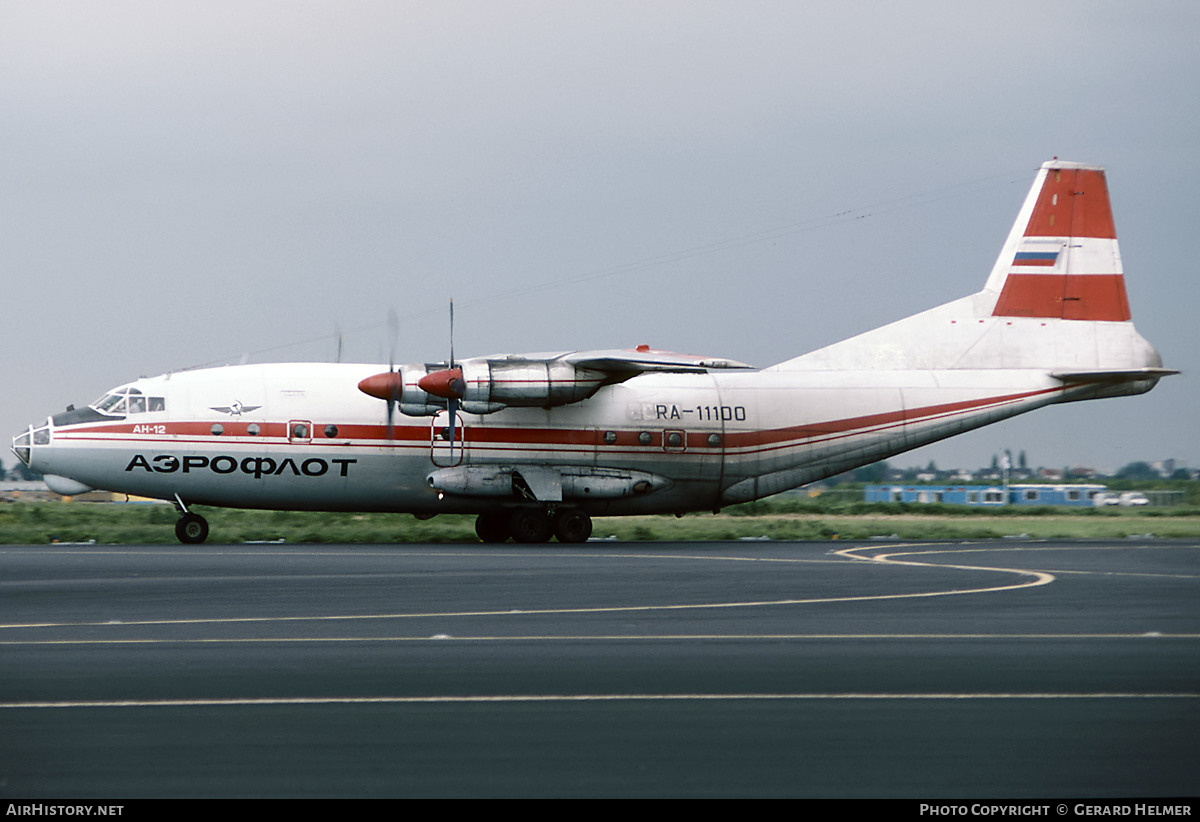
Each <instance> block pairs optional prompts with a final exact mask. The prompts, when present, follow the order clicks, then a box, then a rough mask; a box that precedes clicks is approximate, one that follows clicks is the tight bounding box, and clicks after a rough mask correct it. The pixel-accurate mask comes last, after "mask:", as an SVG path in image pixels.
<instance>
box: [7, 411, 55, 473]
mask: <svg viewBox="0 0 1200 822" xmlns="http://www.w3.org/2000/svg"><path fill="white" fill-rule="evenodd" d="M50 425H51V424H50V421H49V420H46V423H45V425H42V426H41V427H40V428H34V427H33V426H32V425H31V426H29V427H28V428H26V429H25V430H24V431H23V432H22V433H20V434H17V435H16V436H15V437H13V444H12V451H13V453H14V454H16V455H17V459H19V460H20V461H21V462H23V463H25V465H26V466H29V463H30V460H31V459H32V457H33V446H35V445H49V444H50Z"/></svg>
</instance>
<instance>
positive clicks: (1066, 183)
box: [1025, 168, 1117, 240]
mask: <svg viewBox="0 0 1200 822" xmlns="http://www.w3.org/2000/svg"><path fill="white" fill-rule="evenodd" d="M1025 236H1026V237H1099V238H1102V239H1108V240H1115V239H1116V237H1117V232H1116V229H1115V228H1114V227H1113V217H1112V207H1111V206H1110V205H1109V202H1108V184H1107V183H1106V182H1105V179H1104V172H1103V171H1099V170H1095V169H1082V168H1078V169H1077V168H1052V169H1050V170H1049V171H1047V172H1046V181H1045V182H1044V183H1043V184H1042V191H1041V193H1040V194H1039V195H1038V199H1037V203H1036V204H1035V205H1034V207H1033V214H1032V215H1030V217H1029V225H1028V226H1026V228H1025Z"/></svg>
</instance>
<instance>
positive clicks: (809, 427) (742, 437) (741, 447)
mask: <svg viewBox="0 0 1200 822" xmlns="http://www.w3.org/2000/svg"><path fill="white" fill-rule="evenodd" d="M1064 390H1065V386H1056V387H1053V388H1043V389H1038V390H1035V391H1025V392H1020V393H1015V394H1004V395H1001V396H997V397H986V398H983V399H977V400H962V401H959V402H952V403H942V404H938V405H930V406H925V407H923V408H914V409H907V410H906V409H901V410H896V411H887V412H883V413H879V414H867V415H863V416H859V417H848V418H846V419H841V420H829V421H825V422H817V423H807V424H804V425H796V426H788V427H785V428H775V429H764V430H758V431H744V432H736V431H734V432H726V434H725V438H724V443H723V446H724V450H725V451H727V452H736V454H734V453H730V456H745V455H749V454H754V453H763V452H768V451H776V450H780V449H784V448H790V447H795V446H797V445H801V444H814V443H818V442H829V441H832V440H837V439H844V438H846V437H851V436H856V435H860V434H863V433H867V432H870V431H882V430H887V429H889V428H896V427H901V426H903V425H906V424H912V423H919V422H929V421H932V420H934V419H937V418H938V417H946V416H954V415H957V414H962V413H966V412H970V411H976V410H980V409H983V408H986V407H988V406H1000V405H1007V404H1011V403H1014V402H1019V401H1021V400H1025V399H1029V398H1032V397H1036V396H1040V395H1045V394H1050V393H1055V392H1060V391H1064ZM161 425H164V427H165V429H166V431H165V433H163V434H155V435H152V436H136V435H135V436H130V435H133V434H134V429H135V428H144V427H146V426H145V425H132V424H115V425H107V426H95V425H90V426H88V427H86V428H77V429H70V430H63V431H61V432H56V433H55V437H56V439H62V440H88V441H106V442H126V443H139V444H143V445H152V444H153V445H164V444H170V443H180V444H182V443H184V442H186V443H188V444H199V445H216V444H219V443H221V442H222V441H230V436H231V434H230V433H227V434H225V435H222V436H219V437H218V436H212V435H211V433H210V431H211V427H212V423H202V422H187V423H164V424H161ZM223 425H226V426H228V424H227V423H223ZM242 425H243V427H244V425H245V424H242ZM259 426H260V428H261V429H262V430H263V431H266V430H268V429H269V430H272V431H277V432H278V433H277V434H276V435H275V436H273V437H270V438H268V437H265V436H258V437H249V436H245V437H244V438H242V435H236V436H238V439H237V440H236V441H237V442H238V444H240V445H246V444H250V443H254V442H259V443H261V444H262V445H263V446H265V447H276V446H284V445H295V444H294V443H289V442H288V441H287V439H286V438H285V437H286V433H287V426H286V425H285V424H284V423H259ZM318 430H320V429H319V428H318ZM672 430H679V429H672ZM462 431H463V433H464V434H465V435H466V439H465V444H466V445H467V446H469V447H472V448H478V449H481V450H493V451H504V450H516V451H525V450H529V449H530V448H535V447H539V446H540V447H544V448H548V447H555V448H561V449H564V451H563V453H571V450H582V449H586V450H589V451H590V450H591V449H593V448H595V449H598V450H600V451H601V452H602V453H604V454H616V453H628V454H631V455H636V454H646V453H648V452H649V451H650V450H651V449H655V453H692V454H695V453H704V452H709V453H711V452H712V451H713V450H716V449H714V447H713V446H711V445H708V442H707V438H708V436H709V434H711V433H714V432H712V431H691V432H684V431H682V430H681V431H680V432H681V433H684V434H685V436H686V440H685V443H686V445H685V449H686V450H684V451H676V450H674V449H671V450H669V451H663V450H662V445H663V441H662V431H661V430H658V429H653V430H651V431H650V433H651V435H652V440H651V442H650V443H649V444H648V445H642V444H641V443H639V442H638V440H637V437H638V434H639V433H641V432H639V431H628V430H622V431H617V432H615V433H616V434H617V440H616V441H615V442H613V443H611V444H607V443H603V440H602V439H601V437H602V434H603V431H602V430H601V429H595V428H583V429H569V428H562V429H558V428H498V427H488V426H485V425H481V424H472V425H467V426H464V427H463V429H462ZM139 433H141V432H139ZM198 434H208V435H209V436H207V437H204V438H202V439H186V440H182V439H179V438H178V437H179V436H180V435H191V436H193V437H194V436H196V435H198ZM104 435H107V436H104ZM113 435H116V436H113ZM806 441H807V442H806ZM322 444H327V445H330V446H339V447H342V446H346V445H362V446H366V447H372V446H376V447H379V446H390V447H395V448H412V447H414V446H416V447H419V448H423V449H426V448H428V447H429V444H430V429H429V427H428V426H403V427H402V426H393V428H392V432H391V436H390V437H389V435H388V431H387V428H386V427H385V426H381V425H338V436H337V437H336V438H334V439H332V440H328V441H323V440H321V439H319V438H317V439H313V440H312V441H311V442H306V443H303V447H312V448H319V447H320V446H321V445H322Z"/></svg>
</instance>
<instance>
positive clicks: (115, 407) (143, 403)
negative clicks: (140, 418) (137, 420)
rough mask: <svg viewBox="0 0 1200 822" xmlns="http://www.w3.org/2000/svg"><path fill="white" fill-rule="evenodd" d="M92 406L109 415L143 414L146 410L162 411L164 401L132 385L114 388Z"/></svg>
mask: <svg viewBox="0 0 1200 822" xmlns="http://www.w3.org/2000/svg"><path fill="white" fill-rule="evenodd" d="M92 408H94V409H96V410H97V411H99V412H100V413H101V414H107V415H108V416H111V417H124V416H126V415H128V414H144V413H146V412H147V411H164V410H166V402H165V401H164V400H163V398H162V397H147V396H146V395H145V394H143V393H142V391H141V390H140V389H137V388H134V387H133V386H125V387H123V388H115V389H113V390H112V391H109V392H108V393H107V394H105V395H104V396H103V397H101V398H100V399H98V400H96V401H95V402H94V403H92Z"/></svg>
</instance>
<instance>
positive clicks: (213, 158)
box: [0, 0, 1200, 468]
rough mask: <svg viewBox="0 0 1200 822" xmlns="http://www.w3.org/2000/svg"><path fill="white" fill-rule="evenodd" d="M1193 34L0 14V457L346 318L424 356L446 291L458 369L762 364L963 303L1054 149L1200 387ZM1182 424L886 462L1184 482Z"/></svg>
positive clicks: (780, 17) (46, 9) (217, 8)
mask: <svg viewBox="0 0 1200 822" xmlns="http://www.w3.org/2000/svg"><path fill="white" fill-rule="evenodd" d="M1198 31H1200V5H1197V4H1195V3H1190V2H1178V3H1155V2H1148V3H1138V4H1132V3H1124V2H1074V3H1072V2H1066V3H1057V4H1051V5H1047V4H1044V3H1032V2H1031V3H1021V2H1017V3H1011V2H1010V3H1003V4H988V6H987V7H986V8H985V7H984V6H983V4H974V3H951V2H947V3H930V2H909V3H884V2H879V3H866V2H864V3H855V2H849V3H821V4H817V3H799V2H774V3H773V2H749V3H747V2H724V3H717V2H708V3H706V2H690V3H683V2H678V3H676V2H655V3H644V2H613V1H611V0H608V1H606V2H476V3H464V2H437V3H431V2H415V3H404V2H375V3H372V2H353V1H351V2H344V1H343V2H328V3H304V2H287V3H284V2H206V3H195V4H184V3H164V2H105V3H94V2H77V3H61V2H11V0H0V112H3V116H2V117H0V180H3V189H2V191H3V195H2V197H0V209H2V213H0V238H2V244H0V247H2V248H3V267H4V272H5V273H4V280H3V282H4V294H5V300H4V305H5V309H6V310H5V319H6V332H7V334H6V337H7V339H8V340H9V343H8V346H7V356H6V357H5V359H4V364H3V366H2V368H3V376H4V380H3V385H4V386H5V396H4V399H3V401H2V402H0V433H3V434H4V435H5V436H11V435H12V434H14V433H16V432H17V431H18V430H19V429H21V428H23V427H24V426H25V425H26V424H27V423H29V422H32V421H34V420H37V419H40V418H43V417H44V416H45V415H46V414H48V413H52V412H55V411H58V410H61V409H62V408H63V407H65V405H66V404H67V403H68V402H73V403H76V404H82V403H86V402H88V401H91V400H92V399H94V398H95V397H96V396H98V395H99V394H101V393H102V392H103V391H104V390H105V389H107V388H110V387H112V386H114V385H117V384H120V383H122V382H125V381H127V380H129V379H132V378H134V377H136V376H139V375H146V374H156V373H161V372H164V371H168V370H174V369H179V368H185V367H188V366H193V365H196V364H200V363H210V362H224V361H237V360H239V359H240V358H241V357H242V356H243V354H245V353H247V352H249V354H250V358H251V359H252V360H254V361H267V360H304V359H323V360H328V359H332V358H333V356H334V352H335V331H336V330H337V329H339V328H340V329H341V330H342V331H343V332H344V338H345V339H344V345H345V353H344V359H347V360H359V361H362V360H365V361H378V360H381V359H382V360H386V358H387V353H386V352H387V347H388V341H387V326H386V316H387V310H388V308H389V307H394V308H395V309H396V311H397V313H398V314H399V315H400V317H401V333H400V341H399V344H400V351H399V354H398V357H399V359H400V360H401V361H417V360H425V359H438V358H442V357H444V356H445V352H446V350H447V345H448V343H447V329H446V311H445V308H446V303H447V300H448V299H449V298H450V297H454V298H455V306H456V340H455V348H456V352H457V353H458V354H459V355H460V356H466V355H472V354H487V353H496V352H505V351H545V350H563V349H574V348H608V347H615V346H625V345H635V344H638V343H649V344H651V345H653V346H655V347H660V348H669V349H673V350H677V351H687V352H692V353H705V354H716V355H724V356H729V357H733V358H736V359H739V360H743V361H746V362H751V363H755V364H758V365H769V364H772V363H775V362H778V361H781V360H784V359H787V358H789V357H792V356H795V355H796V354H800V353H803V352H805V351H808V350H811V349H813V348H816V347H819V346H821V345H824V344H827V343H830V342H833V341H836V340H838V339H841V338H844V337H847V336H850V335H852V334H854V333H857V332H859V331H862V330H866V329H868V328H871V327H873V326H876V325H879V324H882V323H884V322H887V321H890V320H893V319H897V318H899V317H902V316H905V315H907V314H910V313H913V312H915V311H918V310H921V309H923V308H927V307H931V306H933V305H935V304H939V303H942V302H946V301H948V300H950V299H952V298H955V297H959V296H962V295H964V294H967V293H970V292H973V291H976V290H978V288H980V287H981V286H982V284H983V282H984V280H985V279H986V277H987V274H988V271H989V270H990V268H991V265H992V263H993V261H994V259H995V256H996V254H997V253H998V251H999V248H1000V245H1001V243H1002V241H1003V239H1004V237H1005V235H1006V233H1007V231H1008V229H1009V226H1010V225H1011V223H1012V220H1013V218H1014V217H1015V215H1016V211H1017V208H1018V207H1019V205H1020V202H1021V199H1022V198H1023V197H1024V194H1025V192H1026V190H1027V188H1028V186H1029V184H1030V182H1031V181H1032V177H1033V174H1034V171H1035V169H1036V167H1037V166H1038V165H1039V164H1040V163H1041V162H1042V161H1044V160H1047V159H1049V158H1050V157H1052V156H1058V157H1060V158H1062V159H1066V160H1075V161H1080V162H1089V163H1099V164H1102V165H1105V166H1106V167H1107V168H1108V172H1109V186H1110V190H1111V193H1112V197H1113V206H1114V212H1115V217H1116V223H1117V233H1118V236H1119V237H1120V240H1121V251H1122V256H1123V258H1124V261H1125V269H1126V275H1127V285H1128V290H1129V295H1130V302H1131V305H1132V308H1133V313H1134V319H1135V321H1136V323H1137V325H1138V328H1139V330H1140V331H1141V332H1142V334H1143V335H1145V336H1146V337H1147V338H1148V339H1150V340H1151V341H1152V342H1153V343H1155V345H1157V347H1158V348H1159V350H1160V351H1161V352H1162V354H1163V357H1164V359H1165V362H1166V365H1168V366H1169V367H1174V368H1179V369H1182V370H1184V371H1185V372H1188V371H1189V370H1190V369H1191V368H1192V363H1193V362H1195V360H1196V354H1197V349H1198V348H1200V335H1197V333H1196V332H1195V330H1194V326H1195V319H1194V317H1193V316H1192V315H1193V314H1194V313H1195V309H1196V307H1197V295H1198V291H1200V288H1198V286H1197V277H1196V274H1195V272H1194V264H1193V263H1192V262H1191V260H1192V258H1191V257H1190V256H1188V255H1189V254H1190V246H1191V239H1192V238H1191V237H1190V231H1191V230H1194V226H1195V224H1196V222H1197V220H1196V217H1197V205H1196V204H1197V198H1198V197H1200V195H1198V194H1197V191H1198V190H1200V185H1198V184H1200V173H1198V172H1200V169H1198V160H1197V137H1196V135H1197V134H1200V102H1198V100H1200V98H1198V97H1197V93H1196V83H1197V80H1198V79H1200V49H1197V48H1196V46H1195V38H1196V33H1197V32H1198ZM847 212H848V213H847ZM835 215H841V216H835ZM777 229H780V230H777ZM313 339H316V341H315V342H309V343H304V344H293V343H297V342H299V341H305V340H313ZM1197 407H1200V388H1198V386H1197V383H1196V380H1195V379H1194V377H1193V376H1192V375H1190V374H1186V373H1185V375H1184V376H1182V377H1174V378H1171V379H1170V380H1166V381H1164V382H1163V383H1162V384H1160V385H1159V387H1158V388H1157V389H1155V391H1154V392H1152V393H1151V394H1149V395H1147V396H1144V397H1139V398H1125V399H1119V400H1106V401H1101V402H1095V403H1085V404H1077V405H1068V406H1062V407H1059V408H1053V409H1048V410H1045V411H1042V412H1038V413H1035V414H1033V415H1030V416H1028V417H1025V418H1022V419H1019V420H1015V421H1012V422H1010V423H1006V424H1003V425H1000V426H993V427H991V428H988V429H984V430H982V431H980V432H976V433H974V434H970V435H967V436H965V437H960V438H957V439H954V440H950V441H948V442H946V443H942V444H939V445H935V446H931V447H929V448H926V449H922V450H921V451H920V452H917V453H916V454H915V455H907V456H901V457H899V458H897V460H896V462H897V463H898V464H901V465H908V464H916V463H918V462H921V463H923V462H926V461H928V460H929V459H934V460H936V461H937V462H938V464H939V465H941V466H943V467H952V466H958V465H961V466H967V467H974V466H977V465H980V464H986V463H987V462H989V461H990V459H991V455H992V454H993V453H996V452H997V451H999V450H1000V449H1002V448H1005V447H1008V448H1011V449H1013V451H1014V452H1016V451H1017V450H1018V449H1023V450H1026V451H1027V452H1028V454H1029V459H1030V461H1031V462H1032V463H1033V464H1035V465H1063V464H1068V463H1069V464H1080V463H1081V464H1089V465H1096V466H1101V467H1110V468H1115V467H1119V466H1120V465H1123V464H1124V463H1126V462H1129V461H1131V460H1135V459H1162V458H1166V457H1175V458H1179V459H1183V460H1185V461H1187V462H1188V463H1189V464H1190V465H1192V466H1196V465H1200V447H1198V442H1197V436H1196V434H1197V424H1196V422H1195V417H1194V414H1193V413H1191V411H1192V409H1195V408H1197ZM6 442H7V441H6ZM4 462H5V464H7V465H11V464H12V462H13V457H12V455H11V454H9V453H5V454H4Z"/></svg>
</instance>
